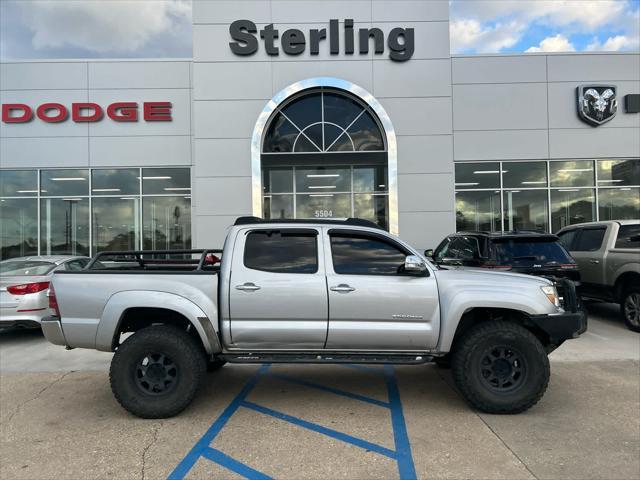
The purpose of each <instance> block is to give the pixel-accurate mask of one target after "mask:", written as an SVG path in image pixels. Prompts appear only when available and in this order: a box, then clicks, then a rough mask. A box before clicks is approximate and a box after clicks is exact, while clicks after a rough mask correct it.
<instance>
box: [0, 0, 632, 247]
mask: <svg viewBox="0 0 640 480" xmlns="http://www.w3.org/2000/svg"><path fill="white" fill-rule="evenodd" d="M448 8H449V7H448V2H447V1H442V2H434V1H370V0H366V1H365V0H362V1H360V0H353V1H330V0H323V1H315V2H311V1H305V0H298V1H293V0H270V1H269V0H255V1H243V2H237V1H219V0H213V1H198V2H194V6H193V9H194V11H193V24H194V25H193V37H194V40H193V42H194V46H193V51H194V53H193V60H149V61H127V60H109V61H104V60H102V61H93V60H90V61H43V62H31V61H29V62H16V63H12V62H8V63H2V64H0V103H2V106H3V117H2V122H0V175H1V179H0V216H1V225H2V232H1V235H0V236H1V242H2V244H1V248H2V258H3V259H4V258H9V257H15V256H19V255H33V254H38V253H39V254H49V253H77V254H89V253H95V252H96V251H99V250H105V249H111V250H114V249H139V248H144V249H160V250H164V249H169V248H191V247H193V248H199V247H218V246H220V245H221V242H222V240H223V238H224V230H225V228H226V227H227V226H228V225H230V224H232V223H233V221H234V220H235V218H236V217H238V216H241V215H255V216H260V217H266V218H327V217H337V218H342V217H352V216H356V217H361V218H367V219H369V220H372V221H374V222H376V223H378V224H380V225H381V226H382V227H384V228H386V229H388V230H390V231H392V232H394V233H398V234H399V235H400V236H401V237H402V238H403V239H405V240H407V241H409V242H410V243H412V244H414V245H415V246H417V247H420V248H426V247H433V246H435V245H436V244H437V243H438V242H439V241H440V240H441V239H442V238H443V237H444V236H445V235H447V234H449V233H451V232H453V231H455V230H456V229H457V230H497V231H500V230H514V229H527V230H531V229H535V230H545V231H557V230H558V229H559V228H561V227H563V226H565V225H568V224H571V223H578V222H583V221H592V220H598V219H600V220H603V219H617V218H638V217H640V113H637V110H638V108H637V102H638V94H640V54H638V53H612V54H604V53H572V54H549V55H546V54H522V55H487V56H473V57H465V56H453V57H452V56H451V55H450V54H449V11H448ZM276 31H277V32H276ZM589 88H591V90H592V92H591V93H587V92H588V91H589ZM579 89H581V90H579ZM607 89H608V90H610V93H607ZM594 92H595V93H594ZM612 94H613V96H612ZM580 96H582V99H583V100H585V98H586V100H585V101H586V104H585V103H584V102H583V104H584V105H586V107H585V108H586V114H585V115H583V116H582V117H581V116H580V115H579V105H583V104H580V103H579V101H578V97H580ZM596 97H597V98H596ZM598 99H599V100H600V105H604V107H602V108H603V111H602V112H598V111H597V109H596V103H597V101H598ZM616 102H617V109H616V108H615V107H616ZM598 115H599V116H598ZM590 117H591V118H590ZM598 123H600V124H599V125H597V126H594V124H598Z"/></svg>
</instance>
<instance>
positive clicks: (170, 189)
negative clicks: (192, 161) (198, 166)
mask: <svg viewBox="0 0 640 480" xmlns="http://www.w3.org/2000/svg"><path fill="white" fill-rule="evenodd" d="M190 175H191V172H190V171H189V169H188V168H143V169H142V194H143V195H168V194H179V193H181V194H183V195H190V194H191V178H190ZM136 177H137V176H136Z"/></svg>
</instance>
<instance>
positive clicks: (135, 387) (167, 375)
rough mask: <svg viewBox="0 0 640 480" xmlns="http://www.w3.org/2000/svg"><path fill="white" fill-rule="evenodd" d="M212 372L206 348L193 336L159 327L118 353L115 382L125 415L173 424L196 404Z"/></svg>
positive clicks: (136, 337) (139, 333)
mask: <svg viewBox="0 0 640 480" xmlns="http://www.w3.org/2000/svg"><path fill="white" fill-rule="evenodd" d="M206 369H207V362H206V357H205V355H204V352H203V351H202V348H201V346H200V345H198V344H197V343H196V341H195V340H194V339H193V338H192V337H191V336H189V334H188V333H187V332H185V331H184V330H181V329H179V328H176V327H173V326H169V325H153V326H150V327H146V328H143V329H142V330H139V331H137V332H136V333H134V334H133V335H132V336H130V337H129V338H127V340H125V341H124V343H123V344H122V345H120V346H119V347H118V349H117V350H116V353H115V354H114V356H113V360H112V361H111V369H110V371H109V379H110V381H111V390H112V392H113V394H114V395H115V397H116V400H118V403H120V405H122V407H124V409H125V410H127V411H129V412H131V413H132V414H134V415H136V416H138V417H142V418H167V417H172V416H174V415H177V414H178V413H180V412H181V411H182V410H184V409H185V408H186V407H187V406H188V405H189V404H190V403H191V401H192V400H193V398H194V396H195V395H196V393H197V391H198V389H199V388H200V385H201V384H202V381H203V379H204V377H205V375H206Z"/></svg>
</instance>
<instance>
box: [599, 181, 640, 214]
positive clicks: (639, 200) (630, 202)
mask: <svg viewBox="0 0 640 480" xmlns="http://www.w3.org/2000/svg"><path fill="white" fill-rule="evenodd" d="M598 210H599V212H600V220H628V219H636V218H640V188H632V187H624V188H601V189H599V190H598Z"/></svg>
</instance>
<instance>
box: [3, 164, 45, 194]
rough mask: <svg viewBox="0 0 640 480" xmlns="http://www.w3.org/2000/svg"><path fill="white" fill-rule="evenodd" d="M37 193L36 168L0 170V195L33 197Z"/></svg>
mask: <svg viewBox="0 0 640 480" xmlns="http://www.w3.org/2000/svg"><path fill="white" fill-rule="evenodd" d="M37 194H38V172H37V171H36V170H2V175H0V197H35V196H36V195H37Z"/></svg>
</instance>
